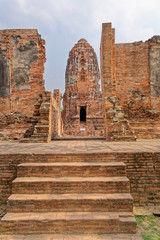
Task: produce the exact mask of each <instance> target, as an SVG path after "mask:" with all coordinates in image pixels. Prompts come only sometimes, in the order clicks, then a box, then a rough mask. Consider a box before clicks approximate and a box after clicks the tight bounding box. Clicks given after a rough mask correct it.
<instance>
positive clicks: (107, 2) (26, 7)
mask: <svg viewBox="0 0 160 240" xmlns="http://www.w3.org/2000/svg"><path fill="white" fill-rule="evenodd" d="M0 3H1V8H0V28H37V29H38V30H39V32H40V34H42V37H43V38H45V40H46V43H47V44H46V49H47V59H48V60H47V64H46V72H45V79H46V86H47V89H52V88H61V90H63V89H64V72H65V66H66V62H67V57H68V53H69V51H70V50H71V48H72V47H73V45H74V44H75V43H76V41H78V40H79V39H80V38H81V37H84V38H86V39H87V40H88V42H89V43H90V44H91V45H92V46H93V47H94V49H95V51H96V53H97V56H98V57H99V45H100V37H101V26H102V22H112V24H113V27H115V28H116V42H133V41H140V40H143V41H145V40H147V39H148V38H150V37H152V36H153V35H158V34H159V22H160V14H159V9H160V1H159V0H152V1H151V0H121V1H120V0H45V1H44V0H0Z"/></svg>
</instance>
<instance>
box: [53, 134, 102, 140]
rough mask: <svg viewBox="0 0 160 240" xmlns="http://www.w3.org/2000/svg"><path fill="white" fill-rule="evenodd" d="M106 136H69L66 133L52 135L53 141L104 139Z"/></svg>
mask: <svg viewBox="0 0 160 240" xmlns="http://www.w3.org/2000/svg"><path fill="white" fill-rule="evenodd" d="M105 139H106V138H105V137H103V136H100V137H99V136H98V137H97V136H86V137H85V136H84V137H81V136H70V135H67V134H63V135H62V136H61V137H54V141H69V140H71V141H75V140H82V141H88V140H105Z"/></svg>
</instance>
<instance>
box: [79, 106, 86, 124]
mask: <svg viewBox="0 0 160 240" xmlns="http://www.w3.org/2000/svg"><path fill="white" fill-rule="evenodd" d="M80 121H81V122H86V107H81V109H80Z"/></svg>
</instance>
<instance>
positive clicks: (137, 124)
mask: <svg viewBox="0 0 160 240" xmlns="http://www.w3.org/2000/svg"><path fill="white" fill-rule="evenodd" d="M129 124H130V127H132V128H133V127H138V128H144V127H145V128H148V127H153V123H152V122H145V121H144V122H131V121H129Z"/></svg>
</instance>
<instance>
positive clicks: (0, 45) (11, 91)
mask: <svg viewBox="0 0 160 240" xmlns="http://www.w3.org/2000/svg"><path fill="white" fill-rule="evenodd" d="M44 44H45V41H44V40H43V39H42V38H41V35H39V34H38V31H37V30H35V29H32V30H29V29H23V30H22V29H21V30H20V29H17V30H14V29H13V30H1V31H0V119H1V122H2V123H3V124H2V125H1V126H0V131H1V135H3V136H4V137H9V138H10V139H19V137H22V136H23V134H24V133H25V131H26V129H27V128H29V127H30V126H31V125H32V120H31V117H32V115H33V112H34V105H35V104H36V103H37V101H38V99H39V94H40V93H41V92H43V91H44V90H45V87H44V79H43V72H44V63H45V61H46V57H45V47H44ZM19 129H21V130H20V131H19ZM16 131H17V132H18V133H17V134H16Z"/></svg>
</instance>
